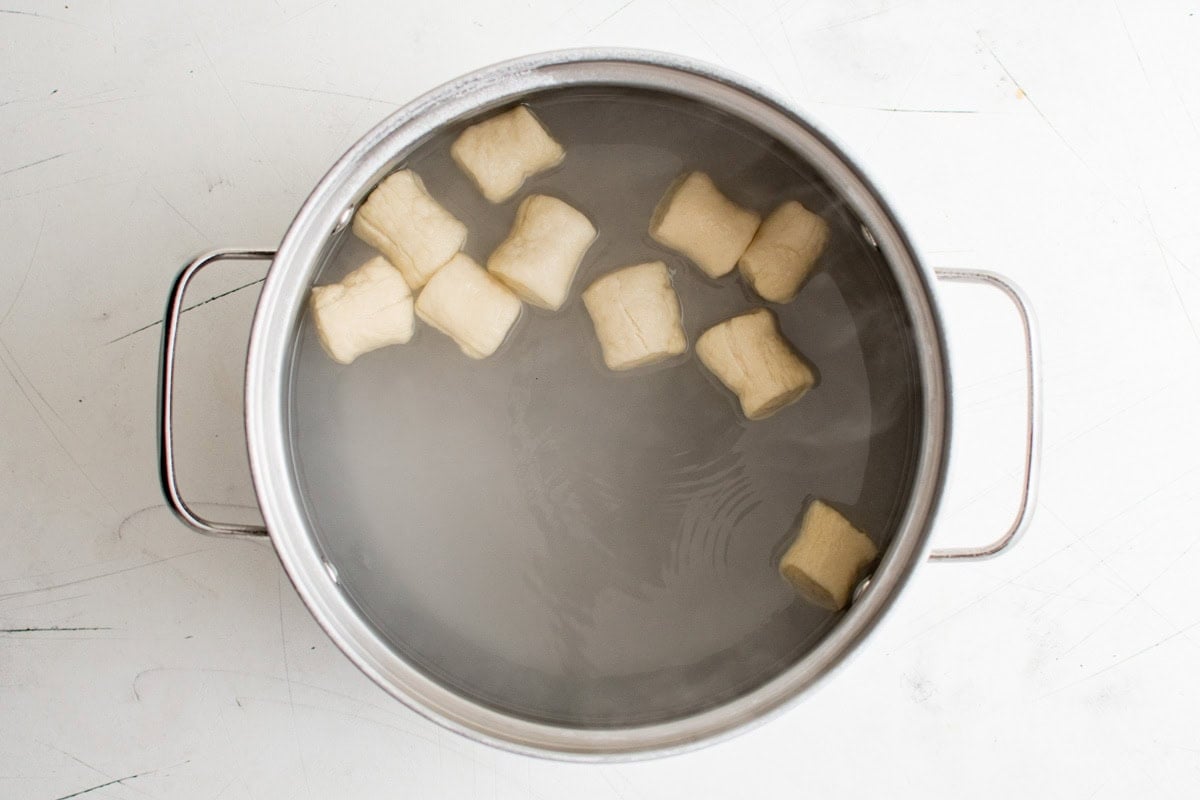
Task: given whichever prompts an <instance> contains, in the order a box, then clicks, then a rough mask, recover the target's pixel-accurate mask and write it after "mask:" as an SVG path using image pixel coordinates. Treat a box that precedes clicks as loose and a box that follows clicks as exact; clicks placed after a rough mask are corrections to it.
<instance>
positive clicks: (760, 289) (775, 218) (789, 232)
mask: <svg viewBox="0 0 1200 800" xmlns="http://www.w3.org/2000/svg"><path fill="white" fill-rule="evenodd" d="M828 241H829V223H827V222H825V220H823V219H821V217H820V216H819V215H817V214H814V213H813V212H811V211H809V210H808V209H807V208H805V207H804V206H803V205H801V204H800V203H799V202H797V201H795V200H789V201H788V202H786V203H784V204H783V205H781V206H779V208H777V209H775V210H774V211H772V212H771V214H770V215H769V216H768V217H767V218H766V220H764V221H763V224H762V225H761V226H760V227H759V229H758V233H756V234H755V235H754V240H753V241H751V242H750V246H749V247H748V248H746V252H745V253H742V257H741V258H740V259H738V269H739V270H740V271H741V273H742V277H744V278H745V279H746V281H747V282H748V283H749V284H750V286H751V288H753V289H754V291H755V292H757V293H758V295H759V296H760V297H762V298H763V299H764V300H769V301H771V302H772V303H786V302H788V301H790V300H791V299H792V298H793V297H795V296H796V293H797V292H798V291H800V287H801V286H803V285H804V282H805V281H806V280H808V277H809V275H811V274H812V271H813V267H814V266H815V265H816V262H817V259H818V258H820V256H821V253H822V252H823V251H824V250H825V244H826V243H827V242H828Z"/></svg>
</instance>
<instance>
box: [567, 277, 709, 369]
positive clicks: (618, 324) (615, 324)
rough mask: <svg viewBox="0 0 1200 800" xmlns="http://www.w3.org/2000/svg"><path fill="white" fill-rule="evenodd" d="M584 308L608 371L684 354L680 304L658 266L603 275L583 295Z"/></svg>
mask: <svg viewBox="0 0 1200 800" xmlns="http://www.w3.org/2000/svg"><path fill="white" fill-rule="evenodd" d="M583 303H584V305H585V306H586V307H587V311H588V314H589V315H590V316H591V318H592V324H593V325H595V327H596V338H597V339H599V340H600V349H601V351H602V352H603V355H604V363H605V365H606V366H607V367H608V368H609V369H611V370H617V371H620V370H627V369H633V368H634V367H641V366H644V365H646V364H653V363H655V362H657V361H662V360H663V359H666V358H670V357H671V356H675V355H679V354H680V353H684V352H686V351H687V335H686V334H685V333H684V331H683V323H682V319H681V316H680V311H679V298H678V297H677V296H676V295H675V289H674V288H673V287H672V286H671V275H670V273H668V272H667V265H666V264H664V263H663V262H661V261H652V262H650V263H647V264H635V265H633V266H631V267H624V268H622V269H618V270H616V271H614V272H610V273H608V274H607V275H604V276H603V277H601V278H599V279H597V280H596V281H595V282H594V283H593V284H592V285H591V286H589V287H588V288H587V289H585V290H584V292H583Z"/></svg>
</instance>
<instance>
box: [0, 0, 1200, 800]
mask: <svg viewBox="0 0 1200 800" xmlns="http://www.w3.org/2000/svg"><path fill="white" fill-rule="evenodd" d="M0 5H2V6H3V10H0V363H2V364H3V367H4V369H3V371H2V372H0V431H2V433H0V437H2V438H0V508H2V509H3V520H4V521H3V523H2V529H0V628H3V632H2V633H0V726H2V732H0V796H3V797H6V798H7V797H12V798H47V799H48V800H53V799H54V798H65V797H77V796H81V795H86V796H87V797H88V798H89V800H92V799H93V798H94V800H99V799H100V798H138V797H151V798H296V797H300V798H303V797H331V796H336V797H385V796H386V797H421V798H443V797H468V798H471V797H481V798H504V797H511V798H529V797H534V798H558V797H572V798H593V797H594V798H621V799H623V800H633V799H635V798H695V797H712V796H730V795H733V794H734V793H737V796H744V797H757V796H767V795H768V792H772V791H773V792H776V793H780V794H782V793H784V792H787V793H789V794H792V795H796V796H810V797H834V796H843V797H864V798H865V797H881V796H886V797H929V796H953V797H958V796H962V795H963V794H968V795H970V796H972V797H988V798H991V797H995V798H1008V797H1014V796H1021V797H1029V796H1040V797H1057V798H1128V797H1135V796H1153V797H1158V798H1184V797H1196V796H1197V793H1198V791H1200V788H1198V787H1200V724H1197V719H1198V718H1200V692H1197V689H1196V686H1197V682H1196V676H1197V675H1200V599H1198V593H1197V589H1196V586H1197V580H1196V578H1197V575H1198V574H1200V548H1197V547H1196V545H1197V542H1198V541H1200V525H1198V523H1197V520H1198V519H1200V495H1198V489H1200V414H1198V413H1197V398H1198V397H1200V371H1198V369H1197V367H1198V366H1200V346H1198V343H1200V340H1198V337H1197V329H1198V328H1197V325H1198V324H1200V322H1198V320H1200V225H1198V224H1197V221H1198V219H1200V217H1198V210H1200V132H1198V128H1197V125H1198V120H1200V58H1198V57H1197V52H1198V51H1200V16H1197V13H1198V10H1200V6H1197V4H1196V2H1195V0H1190V2H1186V1H1180V2H1172V1H1170V0H1159V1H1156V2H1148V1H1147V0H1117V2H1042V1H1041V0H1038V1H1037V2H1008V3H990V2H957V3H952V2H943V3H938V2H922V1H921V0H910V1H909V2H904V0H899V1H898V2H883V1H882V0H861V1H859V2H822V1H820V0H809V2H803V0H795V2H793V1H791V0H767V1H766V2H734V1H733V0H725V2H684V0H630V1H628V2H626V0H605V1H604V2H579V3H574V4H573V3H563V2H551V0H530V1H529V2H521V3H492V2H486V1H485V0H453V1H452V2H447V0H422V1H421V2H408V3H403V4H402V3H384V2H368V1H367V0H325V2H317V1H316V0H237V1H235V0H221V1H220V2H214V0H197V1H196V2H184V3H163V2H154V1H153V0H142V1H141V2H137V1H136V0H58V1H57V2H41V3H38V2H28V0H6V1H5V2H4V3H2V4H0ZM600 44H619V45H630V46H644V47H653V48H659V49H667V50H673V51H677V52H680V53H684V54H688V55H692V56H695V57H698V58H702V59H706V60H710V61H714V62H717V63H721V64H724V65H727V66H729V67H731V68H733V69H735V70H737V71H740V72H743V73H745V74H747V75H749V76H751V77H753V78H754V79H756V80H757V81H759V82H761V83H763V84H765V85H767V86H768V87H770V88H772V89H774V90H775V91H777V92H778V93H780V94H782V95H784V96H786V97H788V98H791V99H792V100H793V101H794V102H795V104H796V105H797V106H798V107H799V108H801V109H803V110H804V111H805V112H806V113H808V114H809V115H810V116H811V117H812V118H813V119H814V120H816V121H817V122H818V123H820V124H821V125H823V126H824V127H825V128H826V129H827V130H828V131H829V132H830V133H831V134H832V135H834V136H835V137H836V138H837V139H839V140H840V141H841V142H842V143H844V144H845V145H846V147H847V148H848V149H849V151H850V152H851V153H853V154H854V155H855V157H856V158H857V159H859V160H860V162H861V164H862V165H863V166H864V168H865V169H866V170H867V172H868V173H869V174H870V175H871V176H872V177H873V178H874V179H875V180H876V181H877V182H878V184H879V185H880V186H881V187H882V189H883V190H884V191H885V193H886V194H887V195H888V196H889V197H890V198H891V200H892V201H893V202H894V203H895V204H896V205H897V206H898V207H899V208H900V209H901V210H902V213H903V215H904V217H905V218H906V221H907V224H908V225H909V226H910V228H911V232H912V234H913V236H914V237H915V239H916V240H917V242H918V244H919V245H920V246H921V247H922V249H923V250H924V252H925V253H926V256H927V258H928V260H929V262H930V263H931V264H932V265H936V266H975V267H984V268H990V269H996V270H1000V271H1002V272H1005V273H1007V274H1009V275H1011V276H1013V277H1014V278H1016V279H1018V280H1019V281H1020V282H1021V283H1023V284H1024V285H1025V287H1026V288H1027V290H1028V291H1029V293H1030V294H1031V295H1032V296H1033V298H1034V300H1035V302H1036V305H1037V307H1038V309H1039V311H1040V315H1041V319H1042V323H1043V334H1044V346H1045V365H1046V438H1045V443H1046V452H1045V476H1044V483H1043V491H1042V495H1041V502H1040V504H1039V507H1038V515H1037V519H1036V521H1035V524H1034V526H1033V528H1032V529H1031V531H1030V532H1029V534H1028V536H1027V537H1026V539H1025V540H1024V541H1023V542H1022V543H1021V545H1020V546H1019V547H1018V548H1017V550H1016V551H1015V552H1013V553H1012V554H1010V555H1008V556H1006V557H1004V558H1002V559H998V560H996V561H993V562H989V563H986V564H980V565H930V566H927V567H925V568H923V569H922V570H921V571H920V572H919V574H918V580H917V581H915V583H914V584H913V585H912V587H911V589H910V591H908V592H907V593H906V594H905V596H904V601H903V602H902V603H900V604H899V605H898V606H897V607H896V609H895V611H894V613H893V614H892V615H891V616H890V617H889V619H888V620H887V623H886V624H885V625H884V626H883V627H882V628H881V629H880V631H879V633H878V635H877V636H876V637H875V638H874V639H872V640H871V641H870V643H869V646H868V647H867V648H866V649H865V650H864V651H863V652H862V653H861V654H860V655H859V656H858V657H857V658H856V659H855V660H853V662H852V663H851V664H850V665H849V666H848V667H847V668H846V669H844V670H842V671H841V672H840V673H839V675H838V676H837V678H836V679H835V680H833V681H831V682H829V683H827V684H826V685H825V686H824V687H822V688H821V689H820V690H819V691H818V692H816V693H815V694H813V695H812V696H810V697H809V698H808V699H806V701H805V702H804V703H802V704H801V705H800V706H798V707H797V708H796V709H795V710H793V711H791V712H790V713H788V714H786V715H785V716H783V717H782V718H780V719H778V720H777V721H774V722H772V723H770V724H768V725H766V726H764V727H762V728H759V729H757V730H755V731H753V732H752V733H750V734H747V735H745V736H743V737H740V738H738V739H736V740H734V741H732V742H730V743H727V744H723V745H720V746H717V747H714V748H711V749H708V750H704V751H701V752H698V753H695V754H692V755H688V756H684V757H680V758H675V759H670V760H666V761H661V762H652V763H642V764H631V765H619V766H611V767H583V766H573V765H561V764H550V763H542V762H536V761H533V760H529V759H523V758H519V757H515V756H510V755H507V754H502V753H498V752H494V751H492V750H490V749H487V748H484V747H481V746H477V745H474V744H471V743H469V742H467V741H464V740H462V739H459V738H457V737H455V736H453V735H450V734H446V733H443V732H442V731H441V730H439V729H438V728H437V727H435V726H434V725H432V724H430V723H428V722H426V721H424V720H423V719H421V718H419V717H418V716H417V715H415V714H413V713H411V712H409V711H407V710H405V709H404V708H402V707H401V706H400V705H399V704H398V703H396V702H394V701H392V700H390V699H389V698H388V697H387V696H386V695H385V694H384V693H383V692H382V691H381V690H379V689H377V688H375V687H374V685H372V684H371V683H370V682H369V681H367V680H366V679H365V678H364V677H362V676H361V675H360V674H359V673H358V672H357V671H356V670H355V669H354V668H353V667H351V666H350V665H349V663H348V662H347V661H346V660H345V659H344V658H343V657H342V656H341V655H340V654H339V652H338V651H337V650H336V649H335V648H334V647H333V646H332V645H331V644H330V643H329V642H328V641H327V640H326V639H325V637H324V636H323V635H322V634H321V632H320V631H319V630H318V628H317V627H316V625H315V624H314V622H313V621H312V620H311V619H310V617H309V616H308V614H307V612H306V611H305V609H304V608H303V606H302V605H301V604H300V602H299V601H298V600H297V598H296V596H295V595H294V593H293V592H292V590H291V588H290V586H289V585H288V583H287V581H286V579H285V578H283V577H282V574H281V571H280V569H279V567H278V565H277V563H276V560H275V558H274V555H273V554H272V552H271V550H270V549H269V548H268V547H266V546H264V545H255V544H245V543H234V542H226V541H215V540H209V539H205V538H203V537H199V536H197V535H195V534H192V533H190V532H189V531H187V530H185V529H183V528H182V527H181V526H180V525H179V524H177V523H176V522H174V521H173V519H172V518H171V517H170V515H169V514H168V513H167V512H166V511H165V510H164V509H163V507H162V505H161V499H160V496H159V492H158V487H157V483H156V478H155V466H154V441H153V420H154V399H153V398H154V385H155V363H154V362H155V358H156V355H157V350H158V336H159V326H158V325H157V323H156V320H157V319H158V318H159V316H160V314H161V304H162V301H163V299H164V297H165V292H166V289H167V287H168V283H169V281H170V279H171V277H172V275H173V273H174V271H175V270H176V269H177V268H178V267H179V266H180V264H181V263H182V261H183V260H184V259H185V258H187V257H190V256H191V255H193V254H195V253H196V252H199V251H201V250H203V249H206V248H209V247H212V246H219V245H268V246H269V245H271V244H273V243H275V242H277V241H278V240H279V238H280V236H281V235H282V233H283V231H284V230H285V228H286V226H287V224H288V222H289V220H290V218H291V216H292V215H293V213H294V211H295V210H296V208H297V207H298V206H299V204H300V203H301V201H302V200H303V198H304V196H305V194H306V192H307V190H308V188H309V187H310V186H311V185H312V184H313V183H314V182H315V181H316V180H317V179H318V178H319V177H320V175H321V174H322V173H323V171H324V170H325V169H326V168H327V166H328V165H329V164H330V163H331V162H332V161H333V160H334V159H335V158H337V157H338V156H339V155H340V154H341V153H342V152H343V150H344V149H345V148H347V147H348V146H349V145H350V143H351V142H353V141H354V139H355V138H356V137H358V136H359V135H361V134H362V133H363V132H364V131H365V130H366V129H367V128H369V127H370V126H371V125H373V124H374V123H375V122H376V121H377V120H379V119H380V118H382V117H383V116H385V115H386V114H387V113H389V111H391V110H392V109H393V108H394V107H395V106H397V105H398V104H400V103H403V102H404V101H406V100H408V99H411V98H412V97H414V96H415V95H417V94H418V93H420V92H422V91H424V90H426V89H428V88H430V87H432V86H434V85H436V84H438V83H440V82H442V81H445V80H447V79H450V78H452V77H454V76H456V75H458V74H460V73H462V72H464V71H467V70H469V69H472V68H475V67H478V66H482V65H484V64H487V63H489V62H493V61H496V60H499V59H503V58H506V57H510V56H515V55H518V54H522V53H527V52H532V51H539V50H544V49H551V48H556V47H565V46H572V45H600ZM255 269H256V267H255V266H254V265H248V266H245V267H239V268H233V267H231V268H229V269H227V270H225V271H224V272H222V274H219V275H215V276H212V277H211V278H208V279H206V280H205V281H204V282H203V283H201V284H200V285H198V286H197V288H196V294H195V296H194V300H193V302H200V301H202V300H205V299H207V298H210V297H216V296H218V295H223V296H221V297H219V298H218V299H216V300H214V301H213V302H209V303H206V304H204V305H203V306H199V307H197V308H196V309H194V310H193V311H191V312H189V313H188V314H187V324H186V325H185V330H184V343H183V353H182V355H181V363H180V369H181V371H182V372H184V373H185V375H184V378H183V379H182V383H181V386H180V390H181V392H182V393H183V394H184V398H183V401H182V402H183V408H182V409H181V412H180V413H181V419H182V420H184V421H185V423H186V424H185V425H184V427H185V428H186V430H185V431H184V432H183V434H182V436H181V442H180V444H181V447H182V448H183V450H184V451H185V452H184V454H183V455H182V456H181V457H182V458H183V459H184V462H185V463H184V464H183V468H184V470H185V471H184V475H183V477H184V479H185V480H186V481H187V483H188V487H189V489H188V491H189V493H190V494H191V495H193V496H195V497H197V498H199V499H205V500H213V501H220V502H223V503H230V504H238V503H243V504H244V503H248V502H250V501H251V499H252V498H251V494H250V492H249V489H248V488H247V487H248V481H247V478H246V471H245V467H244V464H243V457H244V456H243V453H242V451H241V449H240V441H241V439H240V437H241V430H240V427H239V426H240V421H239V414H240V391H241V375H240V359H241V352H242V348H243V347H244V340H245V329H246V326H247V325H248V323H249V318H250V314H251V312H252V310H253V303H254V300H255V292H256V286H257V284H255V283H254V281H255V280H256V279H257V278H259V277H261V276H260V274H259V273H257V272H256V271H255ZM245 284H250V285H249V286H246V287H245V288H243V289H239V290H237V291H233V292H231V293H229V294H224V293H226V292H229V291H230V290H232V289H237V287H239V286H243V285H245ZM943 300H944V301H945V303H946V307H947V313H948V315H949V324H950V328H951V335H952V337H953V345H954V348H955V362H954V366H955V370H956V372H955V377H956V382H957V386H958V394H957V397H956V410H957V412H958V414H959V417H960V419H961V423H962V424H961V426H960V428H959V430H958V432H957V439H956V442H955V449H954V456H953V468H954V476H955V477H954V482H953V486H952V490H951V492H950V496H949V498H948V500H947V503H946V507H945V510H944V513H943V515H942V517H941V519H940V520H939V525H938V533H937V536H938V540H939V541H940V542H942V543H950V542H966V541H982V540H983V539H986V538H988V537H989V536H990V535H993V534H995V533H996V532H997V531H998V530H999V529H1000V528H1001V527H1002V526H1003V524H1004V521H1005V515H1006V513H1008V511H1009V510H1010V509H1011V507H1012V503H1013V498H1014V488H1013V486H1014V474H1015V468H1016V464H1017V460H1018V458H1019V447H1018V446H1017V440H1018V438H1019V436H1020V428H1021V420H1020V413H1021V405H1020V403H1021V386H1022V383H1021V373H1020V356H1019V340H1018V339H1017V333H1016V328H1015V325H1014V324H1013V322H1012V315H1011V312H1010V311H1009V310H1008V309H1006V308H1005V306H1004V303H1003V302H1002V301H1000V300H997V299H996V298H992V297H990V296H988V295H987V294H986V292H984V291H983V290H978V289H965V288H955V289H952V290H951V289H947V290H946V291H944V293H943ZM229 513H235V512H232V511H231V512H229Z"/></svg>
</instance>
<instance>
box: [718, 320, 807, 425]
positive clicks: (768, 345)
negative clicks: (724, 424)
mask: <svg viewBox="0 0 1200 800" xmlns="http://www.w3.org/2000/svg"><path fill="white" fill-rule="evenodd" d="M696 354H697V355H698V356H700V361H702V362H703V363H704V366H706V367H708V369H709V371H710V372H712V374H714V375H716V376H717V377H718V378H720V379H721V383H723V384H725V385H726V386H727V387H729V389H730V390H731V391H733V393H734V394H736V395H737V396H738V400H740V401H741V404H742V412H743V413H744V414H745V415H746V417H747V418H749V419H763V418H764V417H769V416H771V415H772V414H774V413H775V412H776V411H778V410H779V409H781V408H783V407H784V406H786V405H787V404H788V403H791V402H793V401H795V400H798V399H799V398H800V396H801V395H803V394H804V393H805V392H807V391H808V390H809V389H810V388H811V387H812V385H813V383H814V382H815V380H816V379H815V377H814V376H813V373H812V370H810V369H809V368H808V365H807V364H805V363H804V362H803V361H801V360H800V357H799V356H797V355H796V351H795V350H793V349H792V346H791V344H789V343H788V341H787V339H784V338H783V334H782V333H780V332H779V322H778V321H777V320H776V319H775V314H774V313H773V312H771V311H770V309H766V308H756V309H755V310H753V311H751V312H749V313H746V314H741V315H739V316H736V317H732V318H731V319H727V320H725V321H724V322H721V323H718V324H716V325H714V326H713V327H711V328H709V329H708V330H706V331H705V332H704V333H702V334H701V335H700V338H699V339H698V340H697V341H696Z"/></svg>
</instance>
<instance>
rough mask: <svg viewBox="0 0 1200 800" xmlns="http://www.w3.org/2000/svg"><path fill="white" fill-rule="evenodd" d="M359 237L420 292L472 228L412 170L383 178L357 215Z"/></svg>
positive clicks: (458, 247)
mask: <svg viewBox="0 0 1200 800" xmlns="http://www.w3.org/2000/svg"><path fill="white" fill-rule="evenodd" d="M354 234H355V235H356V236H358V238H360V239H362V240H363V241H364V242H366V243H367V244H369V245H371V246H372V247H374V248H375V249H376V250H378V251H379V252H381V253H383V254H384V255H385V256H387V259H388V261H390V262H392V264H393V265H394V266H395V267H396V269H398V270H400V274H401V275H403V276H404V280H406V281H408V285H409V287H410V288H411V289H412V290H413V291H416V290H417V289H420V288H421V287H422V286H424V285H425V282H426V281H428V280H429V278H430V276H432V275H433V273H434V272H436V271H437V270H438V268H439V267H441V266H442V265H443V264H445V263H446V262H447V261H449V260H450V259H451V258H452V257H453V256H454V254H455V253H457V252H458V251H459V249H460V248H461V247H462V245H463V242H464V241H466V239H467V226H466V225H464V224H462V223H461V222H459V221H458V220H457V219H455V217H454V215H452V214H451V213H450V212H449V211H447V210H446V209H444V208H442V206H441V205H440V204H439V203H438V201H436V200H434V199H433V198H432V197H431V196H430V195H429V192H427V191H426V190H425V184H424V183H423V182H422V181H421V178H420V176H419V175H417V174H416V173H415V172H413V171H412V170H407V169H402V170H400V171H399V172H393V173H392V174H391V175H389V176H387V177H386V178H384V179H383V180H382V181H381V182H380V183H379V185H378V186H376V187H375V189H374V190H373V191H372V192H371V194H370V196H368V197H367V201H366V202H365V203H363V204H362V207H360V208H359V209H358V212H357V213H356V214H355V215H354Z"/></svg>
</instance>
